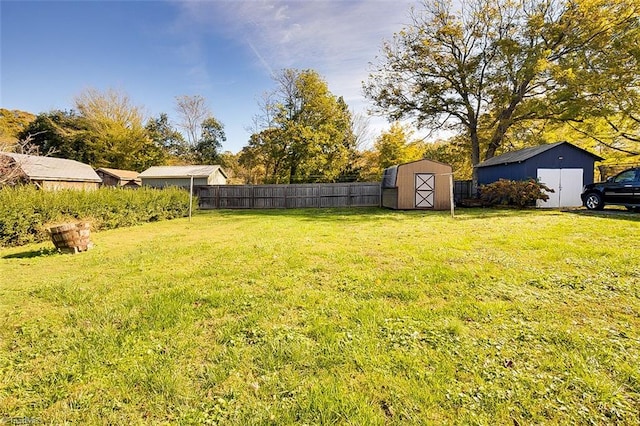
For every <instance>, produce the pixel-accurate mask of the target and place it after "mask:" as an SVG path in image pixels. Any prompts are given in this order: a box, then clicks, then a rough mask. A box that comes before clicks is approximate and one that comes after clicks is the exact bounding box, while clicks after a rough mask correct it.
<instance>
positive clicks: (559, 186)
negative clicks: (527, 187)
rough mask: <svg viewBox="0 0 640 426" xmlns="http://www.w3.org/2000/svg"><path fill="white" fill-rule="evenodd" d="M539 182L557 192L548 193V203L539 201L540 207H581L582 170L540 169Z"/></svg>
mask: <svg viewBox="0 0 640 426" xmlns="http://www.w3.org/2000/svg"><path fill="white" fill-rule="evenodd" d="M538 180H539V181H540V182H541V183H544V184H545V185H547V186H548V187H549V188H551V189H553V190H554V191H555V192H553V193H547V195H548V196H549V199H548V200H547V201H541V200H538V202H537V206H538V207H580V206H581V205H582V200H581V199H580V193H582V187H583V185H584V184H583V170H582V169H538Z"/></svg>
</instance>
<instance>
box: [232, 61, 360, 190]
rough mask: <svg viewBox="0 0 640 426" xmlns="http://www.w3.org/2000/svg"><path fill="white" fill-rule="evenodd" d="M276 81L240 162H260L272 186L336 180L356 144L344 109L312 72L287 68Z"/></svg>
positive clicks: (340, 101)
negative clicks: (280, 183)
mask: <svg viewBox="0 0 640 426" xmlns="http://www.w3.org/2000/svg"><path fill="white" fill-rule="evenodd" d="M274 81H275V82H276V86H277V87H276V89H275V91H274V92H273V93H272V94H270V95H267V96H265V97H264V98H263V101H264V104H263V105H262V108H263V117H262V118H259V119H257V120H255V121H256V124H257V125H258V126H259V127H260V128H259V130H256V132H255V133H254V134H253V135H252V136H251V139H250V141H249V145H248V147H245V148H246V149H243V152H244V155H242V156H241V161H242V162H245V161H246V162H247V163H245V164H247V167H248V165H249V163H251V164H252V167H255V161H257V160H259V161H261V162H262V164H263V166H264V170H265V179H266V181H268V182H276V183H278V182H287V183H290V182H312V181H325V182H327V181H329V182H331V181H335V180H338V179H339V176H340V175H341V174H342V173H343V172H344V170H345V168H346V166H347V164H348V152H349V149H350V147H351V146H353V144H354V141H353V134H352V132H351V127H350V126H351V117H350V113H349V111H348V108H346V104H345V103H344V101H343V100H342V99H341V98H337V97H335V96H334V95H333V94H332V93H331V92H330V91H329V88H328V86H327V83H326V82H325V81H324V80H323V79H322V78H321V77H320V75H319V74H318V73H317V72H315V71H313V70H304V71H300V70H294V69H286V70H283V71H282V72H281V73H280V74H278V75H276V76H275V77H274Z"/></svg>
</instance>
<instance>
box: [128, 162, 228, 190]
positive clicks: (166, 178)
mask: <svg viewBox="0 0 640 426" xmlns="http://www.w3.org/2000/svg"><path fill="white" fill-rule="evenodd" d="M139 177H140V179H141V181H142V186H151V187H153V188H165V187H168V186H177V187H180V188H185V189H189V187H190V185H191V178H192V177H193V185H194V186H204V185H225V184H226V183H227V174H226V173H225V172H224V170H223V169H222V167H220V166H218V165H199V166H154V167H150V168H148V169H147V170H145V171H144V172H142V173H140V175H139Z"/></svg>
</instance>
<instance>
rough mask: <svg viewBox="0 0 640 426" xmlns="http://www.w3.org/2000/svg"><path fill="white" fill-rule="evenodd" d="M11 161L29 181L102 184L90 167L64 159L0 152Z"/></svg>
mask: <svg viewBox="0 0 640 426" xmlns="http://www.w3.org/2000/svg"><path fill="white" fill-rule="evenodd" d="M0 155H4V156H7V157H10V158H12V159H13V161H15V162H16V164H17V165H18V166H19V167H20V169H21V170H22V171H23V172H24V174H25V175H27V177H28V178H29V179H31V180H53V181H73V182H102V179H100V176H98V175H97V174H96V172H95V171H94V170H93V168H91V166H90V165H88V164H84V163H81V162H79V161H75V160H67V159H65V158H55V157H42V156H38V155H25V154H16V153H13V152H1V153H0Z"/></svg>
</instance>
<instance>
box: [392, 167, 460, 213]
mask: <svg viewBox="0 0 640 426" xmlns="http://www.w3.org/2000/svg"><path fill="white" fill-rule="evenodd" d="M452 172H453V170H452V168H451V166H449V165H448V164H443V163H439V162H437V161H432V160H427V159H423V160H418V161H413V162H411V163H405V164H400V165H397V166H392V167H389V168H387V169H385V170H384V174H383V176H382V206H383V207H388V208H391V209H401V210H413V209H432V210H448V209H450V208H451V187H450V179H451V174H452Z"/></svg>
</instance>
